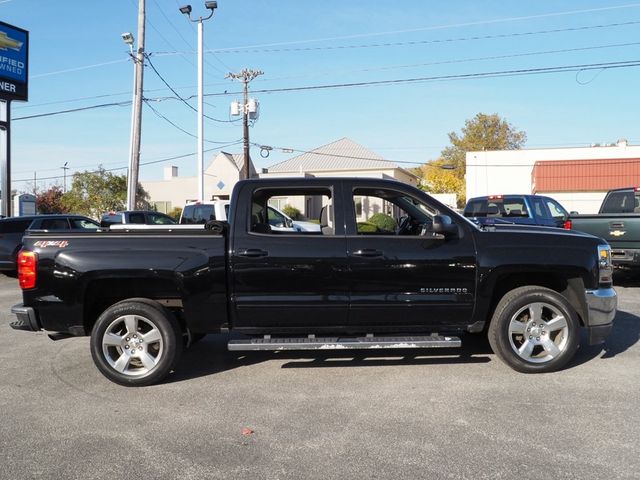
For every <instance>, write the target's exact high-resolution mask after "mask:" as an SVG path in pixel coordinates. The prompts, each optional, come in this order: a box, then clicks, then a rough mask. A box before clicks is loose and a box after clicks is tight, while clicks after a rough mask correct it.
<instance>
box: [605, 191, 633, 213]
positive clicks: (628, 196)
mask: <svg viewBox="0 0 640 480" xmlns="http://www.w3.org/2000/svg"><path fill="white" fill-rule="evenodd" d="M638 212H640V192H634V191H633V190H624V191H618V192H611V193H609V194H608V195H607V197H606V198H605V200H604V203H603V204H602V208H601V209H600V213H638Z"/></svg>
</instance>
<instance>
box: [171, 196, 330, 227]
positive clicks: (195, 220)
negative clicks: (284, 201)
mask: <svg viewBox="0 0 640 480" xmlns="http://www.w3.org/2000/svg"><path fill="white" fill-rule="evenodd" d="M229 203H230V202H229V200H212V201H208V202H188V203H187V204H186V205H185V207H184V208H183V209H182V214H181V215H180V222H179V223H180V224H181V225H193V224H204V223H206V222H208V221H209V220H223V221H225V220H227V218H228V214H229ZM268 210H269V211H268V215H269V225H270V226H271V229H272V230H276V231H282V232H287V231H288V232H319V231H320V224H318V223H313V222H305V221H301V220H293V219H292V218H291V217H289V216H288V215H287V214H286V213H284V212H281V211H280V210H278V209H277V208H275V207H273V206H269V207H268Z"/></svg>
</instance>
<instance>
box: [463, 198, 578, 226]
mask: <svg viewBox="0 0 640 480" xmlns="http://www.w3.org/2000/svg"><path fill="white" fill-rule="evenodd" d="M464 216H465V217H469V218H473V220H474V221H475V222H476V223H479V224H481V225H501V224H505V223H516V224H518V225H541V226H545V227H559V228H563V227H564V226H565V221H566V220H567V218H568V217H569V213H568V212H567V211H566V210H565V209H564V207H563V206H562V205H560V203H558V201H557V200H554V199H553V198H551V197H546V196H544V195H489V196H485V197H475V198H471V199H469V201H468V202H467V205H466V206H465V207H464Z"/></svg>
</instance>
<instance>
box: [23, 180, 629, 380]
mask: <svg viewBox="0 0 640 480" xmlns="http://www.w3.org/2000/svg"><path fill="white" fill-rule="evenodd" d="M232 195H233V196H232V201H231V205H230V210H229V217H230V218H229V220H230V221H229V222H228V223H226V222H218V221H213V222H209V223H207V224H206V225H205V226H202V225H200V226H194V229H193V230H189V229H179V230H178V229H176V230H170V229H167V231H158V230H151V231H144V230H136V231H131V232H127V231H106V232H98V233H96V234H94V235H91V236H88V235H82V234H74V233H64V234H45V233H31V234H28V235H27V236H25V238H24V249H23V250H22V251H21V252H20V257H19V283H20V285H21V287H22V289H23V303H22V304H20V305H16V306H14V307H13V308H12V312H13V313H14V314H16V315H17V320H16V321H14V322H13V323H12V324H11V326H12V327H13V328H15V329H21V330H30V331H39V330H42V329H44V330H47V331H49V332H57V333H55V335H53V336H54V337H61V336H64V335H75V336H79V335H90V336H91V340H90V349H91V354H92V357H93V360H94V362H95V364H96V366H97V368H98V369H99V370H100V371H101V372H102V373H103V374H104V375H105V376H106V377H107V378H109V379H110V380H112V381H114V382H116V383H120V384H122V385H128V386H139V385H148V384H151V383H154V382H157V381H160V380H161V379H162V378H164V377H165V376H166V375H168V374H169V373H170V372H171V371H172V369H174V368H175V367H176V364H177V362H178V360H179V358H180V355H181V352H182V350H183V347H185V344H186V343H189V341H188V339H189V338H194V337H196V336H199V335H203V334H207V333H220V332H229V333H231V332H232V333H233V335H230V337H229V338H230V339H229V340H228V348H229V350H283V349H296V350H315V349H373V348H440V347H458V346H460V345H461V338H460V336H462V334H465V332H471V333H478V334H484V335H488V338H489V342H490V344H491V346H492V348H493V350H494V352H495V353H496V354H497V356H498V357H499V358H500V359H502V360H503V361H504V362H505V363H506V364H508V365H509V366H511V367H512V368H514V369H515V370H518V371H520V372H532V373H533V372H548V371H552V370H556V369H559V368H561V367H563V366H564V365H566V363H567V362H568V361H569V360H570V359H571V358H572V357H573V355H574V353H575V351H576V349H577V348H578V345H579V341H580V340H579V339H580V335H579V331H580V329H581V328H585V329H586V330H587V331H588V338H589V342H590V344H596V343H601V342H602V341H604V339H605V337H606V336H607V335H608V334H609V332H610V331H611V329H612V325H613V319H614V316H615V313H616V304H617V298H616V293H615V291H614V290H613V288H612V284H611V275H612V267H611V262H610V250H609V246H608V245H607V244H606V243H605V242H604V241H603V240H601V239H599V238H596V237H593V236H591V235H587V234H583V233H577V232H571V231H567V230H561V229H555V228H546V227H521V226H506V227H504V228H500V229H496V228H480V227H478V226H477V225H475V224H474V223H472V222H470V221H468V220H467V219H466V218H464V217H462V216H460V215H458V214H457V213H455V212H454V211H452V210H451V209H449V208H448V207H446V206H445V205H443V204H441V203H439V202H437V201H436V200H434V199H433V198H431V197H430V196H428V195H427V194H426V193H424V192H422V191H420V190H418V189H416V188H414V187H411V186H409V185H406V184H403V183H399V182H395V181H388V180H378V179H366V178H313V179H292V178H285V179H264V180H244V181H240V182H238V183H237V184H236V186H235V188H234V191H233V194H232ZM275 198H277V199H286V201H287V202H289V203H291V204H292V205H293V204H295V205H305V207H306V209H307V211H306V212H305V214H307V215H308V216H310V217H312V218H313V217H315V216H316V215H317V218H320V219H321V228H320V231H317V232H305V231H277V230H272V229H271V227H270V225H269V222H268V206H269V202H270V200H272V199H275ZM375 213H383V214H385V215H388V216H390V217H392V218H394V219H395V220H396V222H395V228H391V227H390V226H389V227H388V228H387V229H386V230H385V229H380V228H379V229H376V230H375V231H371V230H363V229H360V228H359V226H360V225H362V224H366V220H367V219H368V217H369V216H371V215H373V214H375ZM389 223H390V224H392V222H389ZM185 338H186V339H187V340H186V341H185V340H184V339H185Z"/></svg>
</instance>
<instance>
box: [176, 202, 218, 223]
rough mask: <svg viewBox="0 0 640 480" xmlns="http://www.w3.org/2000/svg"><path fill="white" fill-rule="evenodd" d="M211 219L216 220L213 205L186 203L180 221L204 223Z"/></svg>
mask: <svg viewBox="0 0 640 480" xmlns="http://www.w3.org/2000/svg"><path fill="white" fill-rule="evenodd" d="M209 220H216V212H215V208H214V206H213V205H200V204H198V205H185V207H184V210H183V212H182V219H181V220H180V223H183V224H204V223H207V222H208V221H209Z"/></svg>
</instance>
